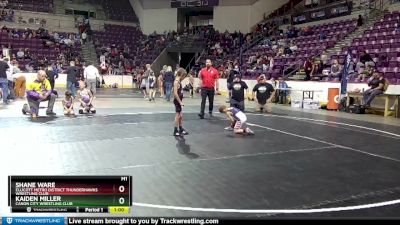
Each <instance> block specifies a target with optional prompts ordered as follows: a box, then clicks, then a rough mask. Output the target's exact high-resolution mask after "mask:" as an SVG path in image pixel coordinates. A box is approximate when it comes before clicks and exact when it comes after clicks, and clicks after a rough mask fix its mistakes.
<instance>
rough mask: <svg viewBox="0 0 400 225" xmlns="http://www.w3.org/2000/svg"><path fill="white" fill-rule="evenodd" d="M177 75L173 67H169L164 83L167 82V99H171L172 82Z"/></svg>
mask: <svg viewBox="0 0 400 225" xmlns="http://www.w3.org/2000/svg"><path fill="white" fill-rule="evenodd" d="M174 80H175V76H174V72H172V67H171V66H168V67H167V72H165V73H164V84H165V99H166V100H167V101H168V102H169V101H171V91H172V84H173V83H174Z"/></svg>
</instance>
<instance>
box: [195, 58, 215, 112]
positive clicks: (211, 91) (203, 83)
mask: <svg viewBox="0 0 400 225" xmlns="http://www.w3.org/2000/svg"><path fill="white" fill-rule="evenodd" d="M218 78H219V74H218V70H217V69H215V68H214V67H212V62H211V60H210V59H207V60H206V67H205V68H203V69H201V70H200V72H199V87H200V88H201V109H200V114H199V117H200V119H204V110H205V107H206V99H207V97H208V102H209V107H208V113H209V114H210V117H211V116H212V111H213V108H214V95H215V90H216V91H217V92H218V89H219V86H218Z"/></svg>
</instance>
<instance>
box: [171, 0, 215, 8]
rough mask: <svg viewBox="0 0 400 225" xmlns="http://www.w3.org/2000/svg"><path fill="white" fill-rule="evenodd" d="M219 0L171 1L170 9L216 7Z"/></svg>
mask: <svg viewBox="0 0 400 225" xmlns="http://www.w3.org/2000/svg"><path fill="white" fill-rule="evenodd" d="M218 5H219V0H172V1H171V8H187V7H202V6H218Z"/></svg>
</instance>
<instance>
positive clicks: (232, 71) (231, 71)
mask: <svg viewBox="0 0 400 225" xmlns="http://www.w3.org/2000/svg"><path fill="white" fill-rule="evenodd" d="M228 70H229V73H228V79H227V80H226V84H227V88H228V95H229V97H228V99H227V103H230V102H231V97H232V92H231V91H230V90H229V87H230V86H231V84H232V82H233V79H234V78H235V75H236V74H239V72H238V71H237V70H235V69H233V68H232V66H231V65H229V67H228Z"/></svg>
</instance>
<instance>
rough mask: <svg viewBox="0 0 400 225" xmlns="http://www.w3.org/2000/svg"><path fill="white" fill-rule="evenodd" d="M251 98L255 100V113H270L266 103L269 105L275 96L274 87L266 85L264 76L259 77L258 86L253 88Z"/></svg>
mask: <svg viewBox="0 0 400 225" xmlns="http://www.w3.org/2000/svg"><path fill="white" fill-rule="evenodd" d="M253 93H254V94H253V96H255V97H256V98H255V99H256V112H261V113H262V112H263V111H264V110H265V111H266V112H270V111H271V107H270V106H269V105H267V103H271V100H272V98H274V95H275V89H274V87H273V86H272V85H271V84H269V83H267V79H266V77H265V75H264V74H262V75H261V76H260V79H259V82H258V84H256V86H254V88H253Z"/></svg>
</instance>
